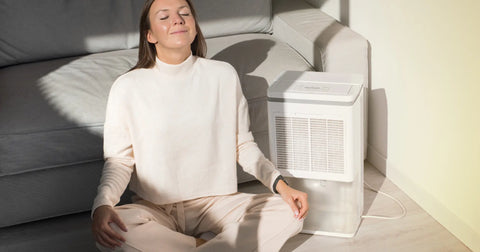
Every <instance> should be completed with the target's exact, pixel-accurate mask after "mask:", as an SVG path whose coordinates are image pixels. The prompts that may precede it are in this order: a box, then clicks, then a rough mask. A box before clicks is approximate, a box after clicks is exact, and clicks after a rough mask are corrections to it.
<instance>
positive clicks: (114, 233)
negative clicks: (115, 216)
mask: <svg viewBox="0 0 480 252" xmlns="http://www.w3.org/2000/svg"><path fill="white" fill-rule="evenodd" d="M105 233H106V234H107V235H108V236H109V237H110V238H113V239H115V240H119V241H122V242H125V238H124V237H123V236H122V235H121V234H119V233H118V232H117V231H115V230H114V229H113V228H112V227H111V226H110V225H107V228H105Z"/></svg>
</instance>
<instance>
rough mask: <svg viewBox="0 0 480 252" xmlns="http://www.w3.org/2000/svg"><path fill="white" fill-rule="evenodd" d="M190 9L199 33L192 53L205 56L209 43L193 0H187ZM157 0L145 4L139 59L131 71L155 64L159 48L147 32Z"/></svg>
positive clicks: (194, 41)
mask: <svg viewBox="0 0 480 252" xmlns="http://www.w3.org/2000/svg"><path fill="white" fill-rule="evenodd" d="M186 1H187V3H188V6H189V7H190V10H191V12H192V15H193V18H194V19H195V29H196V30H197V35H196V36H195V39H194V40H193V42H192V44H191V45H190V48H191V50H192V54H193V55H195V56H198V57H202V58H204V57H205V55H206V54H207V43H206V42H205V38H204V37H203V34H202V31H201V30H200V26H199V25H198V21H197V14H196V12H195V9H194V8H193V5H192V2H191V0H186ZM153 2H155V0H147V1H146V2H145V5H144V6H143V10H142V15H141V16H140V42H139V45H138V61H137V64H136V65H135V66H134V67H132V69H130V71H132V70H134V69H139V68H152V67H153V66H154V65H155V59H156V57H157V50H156V48H155V44H152V43H150V42H148V40H147V34H148V31H149V30H150V15H149V13H150V8H151V7H152V4H153Z"/></svg>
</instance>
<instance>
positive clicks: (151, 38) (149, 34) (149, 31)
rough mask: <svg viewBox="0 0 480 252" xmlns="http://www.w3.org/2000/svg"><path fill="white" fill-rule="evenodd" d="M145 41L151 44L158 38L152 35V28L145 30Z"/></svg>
mask: <svg viewBox="0 0 480 252" xmlns="http://www.w3.org/2000/svg"><path fill="white" fill-rule="evenodd" d="M147 41H148V42H149V43H152V44H156V43H157V42H158V40H157V39H156V38H155V37H154V36H153V34H152V30H148V32H147Z"/></svg>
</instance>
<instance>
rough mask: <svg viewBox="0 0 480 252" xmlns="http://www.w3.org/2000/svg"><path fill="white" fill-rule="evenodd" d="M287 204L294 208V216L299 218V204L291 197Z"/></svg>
mask: <svg viewBox="0 0 480 252" xmlns="http://www.w3.org/2000/svg"><path fill="white" fill-rule="evenodd" d="M287 204H288V205H289V206H290V208H291V209H292V211H293V216H294V217H295V218H298V214H299V213H300V212H299V211H298V206H297V205H296V204H295V201H294V200H291V199H290V200H288V201H287Z"/></svg>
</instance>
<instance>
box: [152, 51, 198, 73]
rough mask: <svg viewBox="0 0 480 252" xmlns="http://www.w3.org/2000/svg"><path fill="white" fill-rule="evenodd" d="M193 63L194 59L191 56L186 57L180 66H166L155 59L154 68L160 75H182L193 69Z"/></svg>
mask: <svg viewBox="0 0 480 252" xmlns="http://www.w3.org/2000/svg"><path fill="white" fill-rule="evenodd" d="M193 63H195V57H194V56H193V55H192V54H190V56H188V58H187V59H185V60H184V61H183V62H182V63H180V64H167V63H165V62H163V61H161V60H160V59H159V58H158V57H156V60H155V68H156V69H157V70H158V71H159V72H160V73H164V74H168V75H182V74H186V73H188V72H190V70H191V69H192V68H193Z"/></svg>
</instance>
